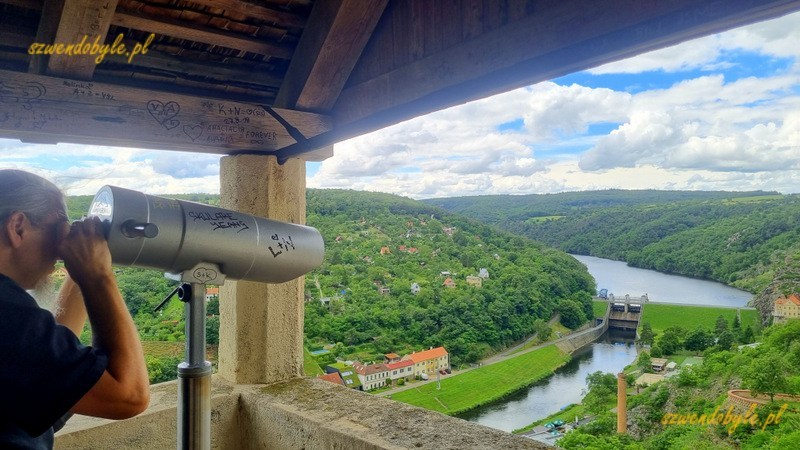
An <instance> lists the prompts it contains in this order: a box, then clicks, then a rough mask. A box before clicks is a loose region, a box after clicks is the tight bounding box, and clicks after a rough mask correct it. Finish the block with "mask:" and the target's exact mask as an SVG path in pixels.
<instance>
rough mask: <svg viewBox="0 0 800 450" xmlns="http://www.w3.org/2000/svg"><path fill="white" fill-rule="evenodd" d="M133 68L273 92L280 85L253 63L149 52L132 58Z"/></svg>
mask: <svg viewBox="0 0 800 450" xmlns="http://www.w3.org/2000/svg"><path fill="white" fill-rule="evenodd" d="M106 60H107V61H108V62H114V63H119V64H128V58H127V57H126V56H124V55H111V56H109V57H108V58H106ZM136 67H137V68H140V67H141V68H145V69H156V70H162V71H168V72H174V73H175V74H176V76H183V77H208V78H213V79H218V80H220V81H221V82H226V83H227V82H229V81H236V82H245V83H250V84H253V85H262V86H264V87H271V88H277V87H279V86H280V83H281V78H280V77H278V75H276V74H273V73H268V72H266V73H265V72H264V71H262V70H259V69H258V67H259V65H258V64H256V63H253V64H252V66H244V65H242V66H232V65H229V64H222V63H213V62H202V61H192V60H187V59H186V58H177V57H174V56H171V55H168V54H166V53H162V52H158V51H156V50H153V49H150V51H148V52H147V54H146V55H137V56H136Z"/></svg>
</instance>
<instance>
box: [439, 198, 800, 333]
mask: <svg viewBox="0 0 800 450" xmlns="http://www.w3.org/2000/svg"><path fill="white" fill-rule="evenodd" d="M489 202H491V205H492V207H491V208H489ZM431 203H435V204H439V205H441V206H443V207H445V208H448V209H452V210H453V211H458V212H460V213H463V214H467V215H470V216H473V217H475V218H480V219H482V220H486V221H487V222H489V223H492V224H496V225H498V226H500V227H502V228H504V229H506V230H509V231H511V232H514V233H519V234H522V235H524V236H528V237H530V238H532V239H535V240H538V241H541V242H544V243H547V244H550V245H553V246H555V247H558V248H560V249H562V250H565V251H567V252H570V253H577V254H583V255H592V256H599V257H604V258H610V259H616V260H622V261H627V262H628V263H629V264H630V265H633V266H636V267H642V268H645V269H654V270H658V271H661V272H667V273H675V274H680V275H687V276H691V277H697V278H706V279H712V280H716V281H720V282H723V283H726V284H730V285H732V286H736V287H739V288H741V289H745V290H747V291H750V292H752V293H754V294H757V295H758V298H757V306H759V308H760V310H761V312H762V316H763V318H764V319H766V317H767V314H766V313H767V312H768V310H769V308H770V307H771V300H773V299H774V298H775V297H777V296H779V295H784V294H788V293H791V292H793V291H795V290H797V289H798V288H800V197H798V196H796V195H777V194H775V193H769V192H695V193H692V192H671V191H663V192H661V191H600V192H598V193H594V192H580V193H565V194H553V195H549V196H522V197H512V196H505V197H503V196H496V197H490V198H486V197H476V198H475V200H474V201H473V203H471V204H470V203H469V198H459V199H440V200H433V201H431Z"/></svg>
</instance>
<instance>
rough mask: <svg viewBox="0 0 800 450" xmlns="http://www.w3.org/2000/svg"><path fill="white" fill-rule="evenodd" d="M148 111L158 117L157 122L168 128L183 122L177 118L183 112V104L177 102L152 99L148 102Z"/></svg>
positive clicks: (155, 117)
mask: <svg viewBox="0 0 800 450" xmlns="http://www.w3.org/2000/svg"><path fill="white" fill-rule="evenodd" d="M147 112H149V113H150V115H151V116H153V118H154V119H156V122H158V123H159V124H161V126H163V127H164V128H166V129H168V130H171V129H173V128H175V127H177V126H178V125H180V124H181V122H180V120H178V119H176V118H175V116H177V115H178V113H179V112H181V105H179V104H178V103H177V102H167V103H164V102H160V101H158V100H150V101H149V102H147Z"/></svg>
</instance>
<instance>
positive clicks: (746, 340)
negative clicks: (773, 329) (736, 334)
mask: <svg viewBox="0 0 800 450" xmlns="http://www.w3.org/2000/svg"><path fill="white" fill-rule="evenodd" d="M755 339H756V337H755V333H754V332H753V327H752V326H750V325H748V326H746V327H745V329H744V330H742V337H741V338H740V339H739V341H740V342H741V343H742V344H751V343H752V342H753V341H754V340H755Z"/></svg>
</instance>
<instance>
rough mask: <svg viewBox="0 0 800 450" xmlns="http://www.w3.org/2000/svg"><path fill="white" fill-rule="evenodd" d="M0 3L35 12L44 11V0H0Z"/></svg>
mask: <svg viewBox="0 0 800 450" xmlns="http://www.w3.org/2000/svg"><path fill="white" fill-rule="evenodd" d="M0 3H5V4H7V5H13V6H18V7H20V8H25V9H32V10H34V11H40V10H41V9H42V0H0Z"/></svg>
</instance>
